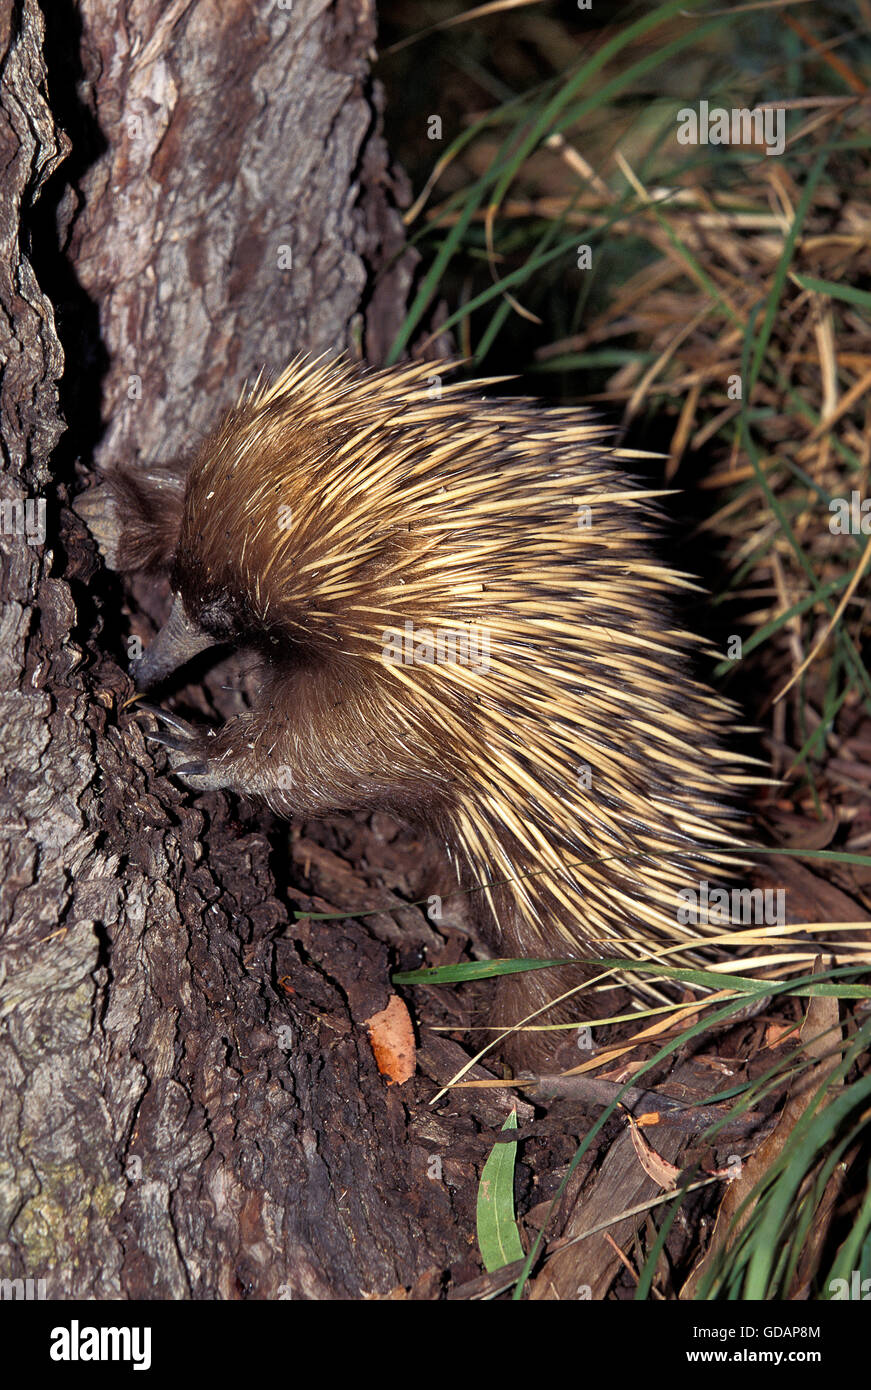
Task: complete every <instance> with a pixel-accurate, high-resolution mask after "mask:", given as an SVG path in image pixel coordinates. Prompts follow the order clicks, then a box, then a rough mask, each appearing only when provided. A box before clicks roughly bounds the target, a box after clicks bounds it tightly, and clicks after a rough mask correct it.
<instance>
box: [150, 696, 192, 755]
mask: <svg viewBox="0 0 871 1390" xmlns="http://www.w3.org/2000/svg"><path fill="white" fill-rule="evenodd" d="M135 712H136V714H153V715H154V718H155V719H159V720H160V721H161V723H162V724H166V726H167V727H168V728H170V729H175V731H176V733H178V734H180V735H181V736H182V738H188V739H191V738H196V736H197V734H196V729H195V728H194V726H193V724H189V723H188V721H187V720H186V719H182V718H181V716H180V715H178V714H173V712H172V710H168V709H161V707H160V705H149V704H147V703H140V704H138V705H137V706H136V710H135ZM145 737H146V738H154V737H156V735H153V734H146V735H145ZM167 747H168V748H171V747H172V744H167Z"/></svg>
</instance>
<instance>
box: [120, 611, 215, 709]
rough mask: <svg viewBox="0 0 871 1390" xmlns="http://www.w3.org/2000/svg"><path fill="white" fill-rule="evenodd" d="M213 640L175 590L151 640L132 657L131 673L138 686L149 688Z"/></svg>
mask: <svg viewBox="0 0 871 1390" xmlns="http://www.w3.org/2000/svg"><path fill="white" fill-rule="evenodd" d="M215 641H216V639H215V638H214V637H213V636H211V635H210V634H209V633H208V632H204V631H203V629H202V628H201V627H200V626H199V625H198V624H197V623H195V622H193V621H192V620H191V619H190V618H189V617H188V615H187V613H186V612H185V606H184V603H183V602H182V597H181V594H176V596H175V599H174V600H173V605H172V611H171V612H170V615H169V617H168V618H167V620H166V622H165V623H164V625H163V627H162V628H161V629H160V632H159V633H158V634H157V636H156V637H155V639H154V641H153V642H152V643H151V645H150V646H149V647H147V648H146V650H145V651H144V652H143V653H142V655H141V656H140V657H136V658H135V659H134V660H133V661H131V663H130V675H131V676H132V677H133V680H134V681H135V682H136V684H137V685H138V686H140V687H141V688H142V689H143V690H148V689H150V687H151V686H154V685H158V684H159V683H160V682H161V681H163V680H166V678H167V676H171V675H172V673H173V671H175V670H177V669H178V667H179V666H183V665H184V664H185V662H186V661H190V660H191V658H192V657H195V656H196V655H197V653H198V652H202V651H205V649H206V647H211V646H214V644H215Z"/></svg>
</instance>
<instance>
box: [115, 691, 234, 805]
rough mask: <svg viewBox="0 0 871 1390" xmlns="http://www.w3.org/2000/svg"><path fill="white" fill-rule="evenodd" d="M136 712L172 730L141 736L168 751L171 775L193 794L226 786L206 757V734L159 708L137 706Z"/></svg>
mask: <svg viewBox="0 0 871 1390" xmlns="http://www.w3.org/2000/svg"><path fill="white" fill-rule="evenodd" d="M136 713H137V714H150V715H153V716H154V718H155V719H157V720H159V721H160V722H161V723H162V724H166V725H168V727H169V728H170V729H171V730H172V732H171V733H166V732H164V731H163V730H162V729H159V730H151V729H147V730H146V731H145V737H146V739H148V741H149V742H150V743H159V744H161V745H162V747H164V748H166V749H168V750H169V765H170V768H171V769H172V772H173V774H174V775H175V776H176V777H179V778H181V780H182V781H183V782H184V783H185V784H186V785H187V786H188V787H192V788H193V789H194V791H201V792H211V791H220V790H221V788H222V787H226V786H228V785H229V783H228V780H227V775H226V772H225V770H224V769H222V768H221V767H219V765H218V764H216V763H214V762H212V761H211V760H210V759H209V757H208V753H207V751H206V740H207V739H208V738H209V734H204V733H203V732H202V731H201V730H200V729H197V728H195V727H194V725H193V724H189V723H188V722H187V720H186V719H181V718H180V717H179V716H178V715H177V714H172V713H170V711H169V710H165V709H161V708H160V706H159V705H138V706H137V709H136Z"/></svg>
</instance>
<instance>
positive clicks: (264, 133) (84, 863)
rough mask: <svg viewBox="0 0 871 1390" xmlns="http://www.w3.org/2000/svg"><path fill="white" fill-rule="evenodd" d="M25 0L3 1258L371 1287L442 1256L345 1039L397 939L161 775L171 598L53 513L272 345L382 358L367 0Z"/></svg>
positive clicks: (157, 447) (17, 217)
mask: <svg viewBox="0 0 871 1390" xmlns="http://www.w3.org/2000/svg"><path fill="white" fill-rule="evenodd" d="M46 13H47V14H50V16H51V17H50V21H49V29H48V33H47V34H45V33H44V21H43V17H42V14H41V12H40V9H39V8H38V6H37V4H36V0H23V2H22V3H21V4H19V5H16V6H14V7H10V6H9V4H8V3H7V5H6V8H5V13H4V14H3V16H2V18H0V25H2V31H0V46H2V55H3V69H2V94H0V103H2V113H3V124H2V133H0V140H2V142H3V161H2V173H0V178H2V181H3V185H4V186H3V190H2V201H0V235H2V238H3V256H2V260H0V299H2V306H3V316H2V323H0V332H2V334H3V336H4V339H5V342H4V349H5V351H4V356H5V359H6V366H5V368H4V374H3V378H2V394H0V411H2V422H0V423H2V441H3V469H4V476H3V483H2V498H3V499H4V503H13V502H15V500H16V499H18V500H20V501H21V502H23V501H24V500H25V499H28V505H27V506H26V507H24V506H21V507H16V506H13V505H5V504H4V507H3V518H2V520H3V525H2V536H0V543H2V547H3V556H4V571H3V579H2V584H3V598H4V600H5V602H4V608H3V621H4V628H5V632H4V639H5V640H4V641H3V643H2V646H0V665H2V671H3V681H2V690H3V692H4V693H3V695H2V700H3V716H4V717H3V720H2V725H0V747H2V752H3V757H4V768H5V778H4V782H3V786H2V798H3V835H2V839H0V844H2V852H3V860H4V863H3V873H2V875H0V933H2V939H3V964H2V969H0V1010H2V1018H3V1034H2V1040H0V1174H2V1176H0V1273H2V1275H3V1276H4V1277H7V1278H13V1279H14V1278H16V1277H20V1278H28V1277H29V1278H33V1279H44V1280H45V1281H46V1282H45V1289H46V1292H47V1296H48V1297H49V1298H61V1297H70V1296H72V1297H78V1298H97V1299H106V1298H118V1297H122V1298H173V1299H176V1298H221V1299H225V1298H236V1297H252V1298H274V1297H305V1298H326V1297H359V1296H361V1295H362V1294H364V1293H379V1292H380V1293H383V1292H385V1291H387V1290H390V1289H391V1288H393V1287H394V1286H396V1285H405V1286H408V1285H410V1284H412V1282H413V1281H414V1280H416V1279H417V1278H419V1277H420V1276H421V1275H422V1274H423V1272H424V1271H426V1270H427V1269H429V1268H431V1267H433V1266H437V1267H439V1268H442V1267H443V1266H444V1265H445V1264H447V1263H449V1262H450V1261H451V1260H456V1259H457V1258H458V1256H459V1255H460V1254H461V1253H462V1251H463V1250H464V1248H467V1236H466V1237H465V1238H463V1237H461V1236H460V1235H458V1234H457V1233H456V1231H455V1228H454V1224H453V1217H452V1207H451V1200H450V1199H449V1198H448V1196H447V1195H446V1189H444V1188H442V1187H440V1186H439V1184H437V1183H434V1182H432V1181H430V1177H431V1176H432V1174H431V1172H429V1171H428V1154H427V1152H426V1145H425V1144H424V1143H423V1142H418V1143H414V1142H412V1141H411V1140H410V1139H409V1137H408V1135H407V1131H406V1123H407V1118H406V1116H407V1112H406V1097H405V1094H404V1092H405V1090H406V1088H402V1089H400V1088H399V1087H392V1088H388V1087H387V1086H386V1084H385V1082H384V1079H383V1078H382V1077H381V1076H380V1075H379V1074H378V1071H377V1069H376V1066H375V1062H374V1059H373V1055H372V1051H371V1048H370V1045H369V1042H368V1038H367V1034H366V1031H365V1028H364V1027H363V1021H364V1020H365V1019H366V1018H367V1017H368V1016H369V1015H370V1014H371V1013H374V1012H375V1011H376V1010H378V1009H380V1008H383V1007H384V1005H385V1003H386V1001H387V997H388V991H387V984H386V982H387V979H388V973H389V971H388V951H387V947H386V946H385V945H384V944H382V943H381V942H379V941H378V940H376V939H374V938H373V936H372V935H371V934H370V933H369V932H367V931H366V930H365V929H364V928H363V927H362V926H360V924H356V925H355V924H353V923H347V922H346V923H342V924H339V925H338V926H336V925H334V924H332V923H326V924H320V923H314V922H308V923H304V922H300V923H298V924H297V923H296V922H295V921H294V920H293V917H292V912H293V909H294V907H295V906H296V905H298V904H299V905H301V906H303V907H305V906H306V905H308V904H309V903H310V902H311V899H309V898H308V897H306V896H305V895H304V894H300V893H298V892H295V891H294V887H293V881H292V878H293V872H294V870H293V867H292V865H291V862H290V855H289V852H288V851H287V845H288V840H287V835H286V831H279V830H277V828H276V827H275V826H273V825H272V824H271V823H270V822H269V821H268V820H267V819H265V818H264V817H263V816H262V815H261V814H260V813H258V812H257V811H255V809H254V808H250V809H249V808H246V807H244V806H243V807H241V808H239V807H238V805H237V804H236V803H233V802H231V801H230V799H228V798H226V797H224V796H222V795H219V794H214V793H212V794H209V795H205V796H201V797H195V796H193V795H192V794H190V793H188V792H185V791H184V790H183V789H182V788H180V787H179V786H178V785H177V784H175V783H174V782H173V781H172V780H170V779H169V778H168V777H167V776H165V775H163V774H161V773H159V772H158V771H157V770H156V765H155V759H154V756H153V754H152V753H151V752H150V751H148V749H147V748H146V744H145V742H144V740H143V737H142V732H141V730H140V727H139V725H138V724H137V722H136V720H135V718H133V717H132V715H131V712H130V711H129V710H128V709H125V708H124V704H125V701H126V700H128V699H129V697H130V695H131V694H132V687H131V684H130V681H129V678H128V676H127V675H126V658H127V654H128V653H127V642H128V639H129V636H130V634H131V632H132V633H133V634H134V635H135V634H136V633H139V634H140V635H143V636H144V635H146V633H147V631H148V620H147V619H146V618H143V617H142V616H141V615H142V614H143V613H146V614H149V615H150V616H151V617H152V618H158V617H160V616H163V613H164V611H165V604H166V591H165V590H161V589H159V588H155V587H154V586H153V585H147V584H144V583H142V584H137V586H136V587H135V589H134V588H130V589H124V588H122V586H121V584H120V583H119V581H118V579H117V577H114V576H112V575H111V574H110V573H109V572H107V571H106V570H105V568H104V567H103V566H102V564H101V562H100V561H99V559H98V557H97V554H96V551H95V548H94V545H93V543H92V541H91V539H90V537H89V535H88V534H87V532H86V531H85V528H84V526H83V525H82V523H81V522H80V521H79V519H78V518H77V517H76V516H75V514H74V513H73V512H72V511H71V510H70V509H69V506H68V503H69V500H70V498H71V497H72V495H73V493H74V491H76V490H77V489H80V488H81V486H82V485H83V483H84V482H85V480H86V478H87V477H88V475H89V474H90V472H91V471H92V470H93V469H95V468H96V469H99V467H100V466H101V465H102V466H104V467H105V466H109V465H110V464H112V463H115V462H123V463H128V464H129V463H131V462H132V463H133V464H134V465H135V464H137V463H138V464H140V465H142V466H146V465H148V464H150V463H153V462H154V461H156V460H165V459H169V458H172V457H174V456H176V455H178V453H179V452H180V451H183V450H185V449H187V448H189V447H190V445H191V443H192V441H193V440H194V439H195V438H196V437H197V436H198V435H199V433H200V432H201V431H202V430H204V429H206V428H207V427H209V426H210V425H212V424H213V423H214V421H215V419H216V416H217V415H218V414H219V413H220V411H221V410H222V409H223V408H224V407H225V406H226V405H227V404H229V403H231V402H232V400H233V399H234V398H235V396H236V394H237V393H238V390H239V387H240V386H241V384H242V383H243V381H244V380H245V379H246V378H247V377H249V376H251V375H252V374H255V373H256V372H257V371H258V370H259V369H260V368H261V367H262V366H264V365H265V366H266V367H267V368H272V369H274V368H278V367H280V366H282V365H284V364H285V363H286V361H287V360H288V359H289V358H290V357H291V356H292V355H293V354H294V353H295V352H297V351H300V350H305V351H311V352H319V351H324V350H326V349H332V348H336V347H346V348H348V349H349V350H351V351H353V352H355V353H360V354H362V355H366V356H367V357H368V358H369V359H370V360H375V361H377V360H378V359H379V358H380V357H381V356H382V355H383V353H384V351H385V350H386V346H387V344H388V343H389V341H390V340H391V338H392V336H393V334H394V332H395V330H396V328H397V326H398V324H399V321H400V319H401V315H402V310H403V304H404V301H405V297H406V294H407V290H408V285H409V283H410V278H411V273H412V268H413V258H411V257H410V256H409V255H408V253H407V252H406V253H404V254H403V252H402V247H403V238H402V226H401V221H400V219H399V217H398V214H397V212H396V210H395V193H396V189H395V182H394V180H393V178H392V177H391V174H390V172H389V169H388V165H387V159H386V153H385V149H384V144H383V141H382V138H381V135H380V127H379V113H378V95H377V91H376V90H375V89H373V86H372V84H371V81H370V78H369V73H368V61H369V56H370V50H371V46H372V44H373V42H374V23H375V21H374V14H373V10H372V6H371V3H370V0H363V3H362V4H361V3H353V2H352V0H335V3H333V4H332V5H329V6H328V5H326V4H324V3H319V0H293V5H292V8H290V7H288V8H285V7H284V5H282V4H281V2H280V0H277V3H275V4H269V3H258V4H254V3H252V0H171V3H168V4H167V3H166V0H148V3H138V4H135V5H134V4H133V3H131V0H124V2H123V3H121V4H118V3H116V0H80V3H79V4H78V5H73V4H72V3H69V0H66V2H65V3H59V0H55V3H53V4H52V6H51V9H50V10H47V11H46ZM46 73H47V76H46ZM61 127H63V129H64V130H65V131H66V132H67V134H68V136H69V142H70V152H69V157H68V158H66V160H65V162H62V161H64V156H65V154H66V153H67V147H68V142H67V139H66V136H65V135H64V134H62V133H61ZM59 165H60V168H58V166H59ZM56 169H57V170H58V172H56V173H55V170H56ZM40 190H42V198H41V200H40V202H37V201H36V200H37V195H38V194H39V193H40ZM28 255H29V256H30V260H28V258H27V257H28ZM50 301H53V302H54V308H55V310H56V312H57V327H56V324H55V318H54V314H53V309H52V302H50ZM61 345H63V351H62V347H61ZM62 375H63V382H62V387H61V397H60V407H59V403H58V382H59V380H60V379H61V376H62ZM62 422H63V423H65V425H66V434H65V435H63V439H62V440H61V442H60V444H59V445H58V441H59V439H60V438H61V435H62V432H63V423H62ZM42 504H46V505H45V510H44V520H45V523H46V526H47V538H46V539H45V544H41V543H40V541H41V539H42V537H41V535H40V525H39V518H40V516H41V515H43V506H42ZM125 603H126V604H127V608H128V613H129V615H132V616H128V617H127V618H125V616H124V614H125ZM208 688H209V690H210V691H211V692H212V696H213V703H214V707H215V708H217V709H218V710H219V711H220V712H222V713H226V712H228V711H229V708H231V707H232V702H233V700H235V699H236V698H237V697H236V696H235V695H233V694H232V693H228V692H227V691H225V690H222V689H221V678H220V677H216V678H213V680H212V681H211V683H210V684H209V687H208ZM191 698H192V699H196V698H200V699H201V700H202V701H203V708H207V703H206V696H205V695H204V694H203V692H202V691H200V692H199V695H198V696H197V694H196V693H194V694H193V695H192V696H191ZM158 765H159V766H160V767H163V766H164V764H163V763H162V762H161V761H160V759H158ZM270 834H272V839H271V840H270ZM285 859H286V860H287V862H284V860H285ZM276 868H277V872H278V875H279V879H280V886H277V885H276V881H275V877H274V873H273V870H274V869H276ZM337 942H338V943H339V947H338V948H337V946H336V943H337ZM325 962H327V963H326V964H325ZM411 1085H412V1086H413V1085H414V1083H411ZM412 1094H413V1092H412Z"/></svg>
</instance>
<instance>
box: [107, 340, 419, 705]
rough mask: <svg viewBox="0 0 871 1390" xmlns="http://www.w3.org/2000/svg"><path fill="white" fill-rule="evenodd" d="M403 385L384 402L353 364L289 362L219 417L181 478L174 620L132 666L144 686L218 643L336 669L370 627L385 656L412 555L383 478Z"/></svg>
mask: <svg viewBox="0 0 871 1390" xmlns="http://www.w3.org/2000/svg"><path fill="white" fill-rule="evenodd" d="M421 371H422V369H421V368H420V367H417V368H416V370H415V374H416V375H418V376H419V375H421ZM398 376H399V384H398V386H396V387H395V388H394V389H392V390H391V391H387V390H386V389H382V390H381V391H380V393H379V391H377V390H375V389H374V387H372V386H371V384H370V379H369V378H366V377H364V376H363V375H362V374H361V373H359V372H354V371H352V369H351V368H350V367H348V366H347V365H343V364H336V363H335V362H334V363H325V364H324V365H322V366H319V365H318V364H317V363H315V364H311V363H308V364H306V365H305V366H304V367H303V366H302V365H300V364H295V365H293V366H292V367H291V368H289V369H288V371H287V372H286V373H285V374H284V375H283V376H282V377H281V378H280V379H279V380H278V381H277V382H276V383H274V384H272V385H271V386H260V385H258V386H256V387H255V388H254V389H253V391H251V392H250V393H249V394H248V395H247V396H244V397H243V398H242V399H241V400H240V401H239V403H238V404H237V406H236V407H235V408H234V409H233V410H231V411H230V412H229V413H228V414H227V415H226V416H225V418H224V420H223V421H222V423H221V424H220V425H219V427H218V428H217V429H216V430H215V431H214V432H213V433H212V434H211V435H210V436H209V437H208V438H207V439H206V440H205V441H204V443H203V444H202V446H201V448H200V450H199V452H198V454H197V456H196V458H195V459H194V461H193V464H192V466H191V468H190V470H189V472H188V475H187V479H186V482H185V490H184V501H183V506H182V510H181V520H180V527H179V533H178V541H177V545H176V548H175V554H174V556H173V560H172V564H171V569H170V580H171V585H172V590H173V606H172V611H171V614H170V617H169V619H168V621H167V623H166V624H165V626H164V627H163V629H162V630H161V632H160V633H159V634H158V636H157V637H156V638H155V640H154V641H153V642H152V644H151V645H150V647H149V648H148V649H147V650H146V651H145V653H144V654H143V656H142V657H141V658H139V659H138V660H137V661H136V662H134V663H133V664H132V667H131V674H132V675H133V677H134V679H135V680H136V682H137V684H138V685H140V686H145V687H147V686H152V685H155V684H157V683H159V682H160V681H163V680H165V679H166V678H167V677H168V676H169V675H170V674H171V673H172V672H173V671H174V670H175V669H176V668H177V667H178V666H180V665H182V664H183V663H185V662H186V661H188V660H190V659H191V658H192V657H193V656H195V655H196V654H197V653H199V652H201V651H203V650H204V649H205V648H207V647H210V646H213V645H215V644H217V643H222V644H223V643H231V644H237V643H244V644H246V645H251V646H254V647H259V648H260V649H261V650H263V651H265V652H266V653H267V654H270V655H271V654H273V653H276V652H277V651H278V650H279V649H280V651H281V653H282V654H283V655H284V656H286V657H288V658H290V659H293V660H294V662H296V661H298V660H299V659H300V658H301V657H304V656H309V657H312V658H313V659H319V658H323V659H326V660H330V659H332V658H333V657H335V656H336V655H337V654H338V653H340V652H341V653H343V654H344V656H345V658H347V656H348V654H349V653H350V652H351V650H352V649H353V648H355V647H356V648H359V647H360V646H361V645H362V646H363V647H365V646H366V635H367V634H368V632H369V631H370V629H371V632H372V634H373V640H374V638H375V637H377V641H378V645H379V649H380V640H381V639H380V634H381V632H382V631H383V629H384V627H385V626H387V625H388V624H387V622H386V620H385V619H384V618H382V616H381V614H380V612H376V609H377V608H378V604H379V600H380V598H381V597H382V596H383V594H384V592H385V587H386V586H387V587H389V586H388V580H392V581H393V583H394V584H395V587H396V589H397V591H399V592H401V591H402V587H401V586H402V585H403V584H404V583H405V579H404V575H405V573H406V571H407V568H408V562H409V560H410V558H411V555H412V554H413V553H414V552H415V551H416V550H417V549H418V548H419V544H420V543H419V542H418V541H417V539H416V538H414V537H412V535H411V529H412V528H411V527H410V525H409V522H408V519H407V516H406V514H405V512H404V511H403V510H402V508H401V506H399V504H398V502H397V495H396V489H395V488H393V487H388V486H387V480H386V473H387V470H386V463H387V462H390V463H392V464H393V466H394V467H395V468H397V469H399V470H401V468H402V467H403V458H402V455H401V453H399V452H398V445H397V443H396V441H397V437H398V436H397V425H396V420H397V417H398V416H400V415H401V414H402V412H403V410H407V408H408V405H407V400H414V399H415V397H414V395H413V393H412V395H410V396H409V395H408V394H407V392H406V393H404V392H403V390H402V389H401V388H402V387H403V379H402V375H401V374H398ZM373 380H375V381H376V382H377V381H378V378H373ZM391 449H393V453H391ZM394 455H395V457H394Z"/></svg>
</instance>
